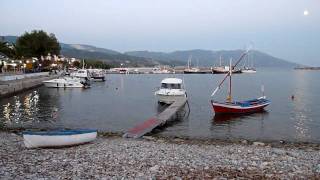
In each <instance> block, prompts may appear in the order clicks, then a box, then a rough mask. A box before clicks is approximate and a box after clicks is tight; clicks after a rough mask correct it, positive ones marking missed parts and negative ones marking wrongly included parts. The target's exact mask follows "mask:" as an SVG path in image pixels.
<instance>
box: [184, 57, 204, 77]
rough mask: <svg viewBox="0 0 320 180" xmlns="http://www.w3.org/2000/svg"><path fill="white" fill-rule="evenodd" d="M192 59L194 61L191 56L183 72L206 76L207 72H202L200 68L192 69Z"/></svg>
mask: <svg viewBox="0 0 320 180" xmlns="http://www.w3.org/2000/svg"><path fill="white" fill-rule="evenodd" d="M191 59H192V56H190V57H189V59H188V64H187V68H186V69H184V70H183V73H184V74H204V73H206V72H205V71H201V70H200V68H199V67H198V66H197V67H191Z"/></svg>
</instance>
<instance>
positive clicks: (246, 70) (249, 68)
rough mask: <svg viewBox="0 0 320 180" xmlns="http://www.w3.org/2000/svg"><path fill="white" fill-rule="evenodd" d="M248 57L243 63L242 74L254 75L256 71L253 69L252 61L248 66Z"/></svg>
mask: <svg viewBox="0 0 320 180" xmlns="http://www.w3.org/2000/svg"><path fill="white" fill-rule="evenodd" d="M249 64H250V62H249V56H248V55H247V59H246V60H245V61H244V65H243V68H242V69H241V72H242V73H256V72H257V70H256V69H255V68H254V67H253V60H252V61H251V65H249Z"/></svg>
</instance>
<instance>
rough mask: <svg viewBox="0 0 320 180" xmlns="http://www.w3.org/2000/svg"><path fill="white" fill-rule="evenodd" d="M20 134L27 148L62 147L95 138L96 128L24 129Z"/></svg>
mask: <svg viewBox="0 0 320 180" xmlns="http://www.w3.org/2000/svg"><path fill="white" fill-rule="evenodd" d="M22 134H23V139H24V144H25V146H26V147H27V148H38V147H63V146H72V145H78V144H83V143H88V142H91V141H93V140H95V139H96V137H97V130H91V129H79V130H57V131H36V132H32V131H25V132H23V133H22Z"/></svg>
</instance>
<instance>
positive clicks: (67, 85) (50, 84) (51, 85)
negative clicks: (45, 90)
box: [44, 82, 85, 88]
mask: <svg viewBox="0 0 320 180" xmlns="http://www.w3.org/2000/svg"><path fill="white" fill-rule="evenodd" d="M44 85H45V86H46V87H49V88H84V87H85V86H84V85H83V84H81V83H53V82H44Z"/></svg>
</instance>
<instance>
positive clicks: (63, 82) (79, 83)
mask: <svg viewBox="0 0 320 180" xmlns="http://www.w3.org/2000/svg"><path fill="white" fill-rule="evenodd" d="M43 83H44V85H45V86H46V87H49V88H87V87H90V83H89V82H88V80H83V79H80V78H73V77H62V78H58V79H52V80H48V81H43Z"/></svg>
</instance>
